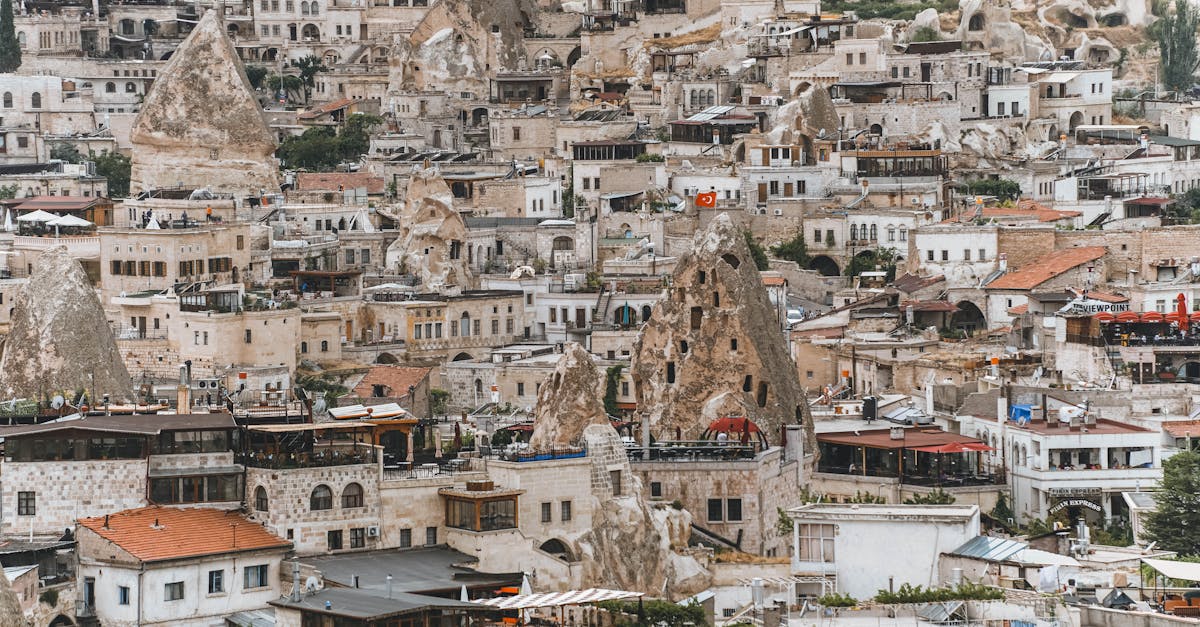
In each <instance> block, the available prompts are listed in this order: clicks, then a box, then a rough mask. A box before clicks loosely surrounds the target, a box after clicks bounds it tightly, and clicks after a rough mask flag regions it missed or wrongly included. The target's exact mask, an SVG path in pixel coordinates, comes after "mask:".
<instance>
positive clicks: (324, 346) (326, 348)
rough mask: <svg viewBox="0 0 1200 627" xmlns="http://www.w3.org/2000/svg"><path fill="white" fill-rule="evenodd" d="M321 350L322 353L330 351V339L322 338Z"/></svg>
mask: <svg viewBox="0 0 1200 627" xmlns="http://www.w3.org/2000/svg"><path fill="white" fill-rule="evenodd" d="M321 352H322V353H328V352H329V340H321Z"/></svg>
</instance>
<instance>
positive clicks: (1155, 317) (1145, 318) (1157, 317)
mask: <svg viewBox="0 0 1200 627" xmlns="http://www.w3.org/2000/svg"><path fill="white" fill-rule="evenodd" d="M1163 320H1164V317H1163V315H1162V314H1160V313H1158V312H1157V311H1147V312H1146V313H1144V314H1142V322H1162V321H1163Z"/></svg>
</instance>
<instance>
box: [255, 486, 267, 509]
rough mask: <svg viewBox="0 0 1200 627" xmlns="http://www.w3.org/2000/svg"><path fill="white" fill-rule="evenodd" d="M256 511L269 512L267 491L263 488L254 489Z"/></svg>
mask: <svg viewBox="0 0 1200 627" xmlns="http://www.w3.org/2000/svg"><path fill="white" fill-rule="evenodd" d="M254 510H255V511H259V512H265V511H267V489H266V488H264V487H262V486H258V487H257V488H255V489H254Z"/></svg>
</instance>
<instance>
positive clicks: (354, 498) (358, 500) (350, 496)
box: [342, 483, 363, 509]
mask: <svg viewBox="0 0 1200 627" xmlns="http://www.w3.org/2000/svg"><path fill="white" fill-rule="evenodd" d="M362 506H363V488H362V486H361V485H359V484H357V483H351V484H350V485H348V486H346V489H345V490H342V508H343V509H345V508H350V507H362Z"/></svg>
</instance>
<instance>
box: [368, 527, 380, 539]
mask: <svg viewBox="0 0 1200 627" xmlns="http://www.w3.org/2000/svg"><path fill="white" fill-rule="evenodd" d="M367 537H368V538H378V537H379V527H367Z"/></svg>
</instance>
